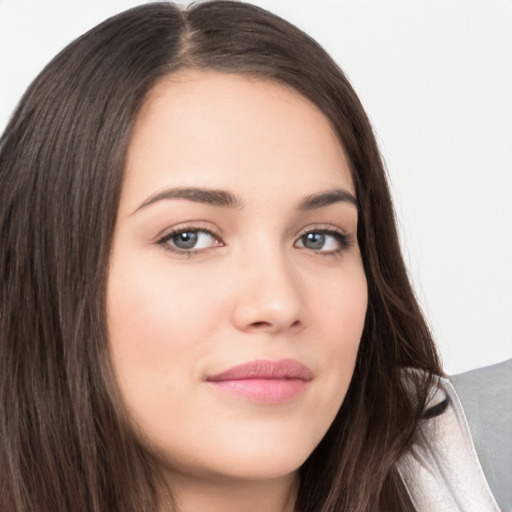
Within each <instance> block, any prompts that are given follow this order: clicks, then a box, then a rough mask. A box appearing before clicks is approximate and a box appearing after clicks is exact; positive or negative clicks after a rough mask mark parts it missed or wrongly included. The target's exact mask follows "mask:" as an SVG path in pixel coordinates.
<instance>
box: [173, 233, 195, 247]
mask: <svg viewBox="0 0 512 512" xmlns="http://www.w3.org/2000/svg"><path fill="white" fill-rule="evenodd" d="M173 242H174V245H176V247H178V248H179V249H192V247H194V245H196V243H197V233H194V232H193V231H185V232H184V233H178V234H177V235H176V236H175V237H174V240H173Z"/></svg>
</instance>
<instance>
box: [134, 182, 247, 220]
mask: <svg viewBox="0 0 512 512" xmlns="http://www.w3.org/2000/svg"><path fill="white" fill-rule="evenodd" d="M164 199H188V200H189V201H193V202H195V203H205V204H210V205H212V206H220V207H223V208H241V207H242V201H241V200H240V199H239V198H237V197H236V196H235V195H234V194H232V193H231V192H227V191H225V190H212V189H205V188H170V189H167V190H163V191H161V192H157V193H156V194H153V195H152V196H150V197H148V198H147V199H146V200H145V201H144V202H143V203H142V204H141V205H140V206H139V207H138V208H137V209H136V210H135V211H134V212H133V213H135V212H137V211H139V210H141V209H142V208H146V207H147V206H150V205H152V204H154V203H156V202H158V201H162V200H164ZM133 213H132V215H133Z"/></svg>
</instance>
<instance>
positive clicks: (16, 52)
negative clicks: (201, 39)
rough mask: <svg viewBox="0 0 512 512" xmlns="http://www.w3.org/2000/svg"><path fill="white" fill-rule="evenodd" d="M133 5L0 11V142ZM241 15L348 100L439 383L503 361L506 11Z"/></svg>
mask: <svg viewBox="0 0 512 512" xmlns="http://www.w3.org/2000/svg"><path fill="white" fill-rule="evenodd" d="M139 3H143V2H142V1H132V0H101V1H100V0H94V1H92V0H88V1H87V2H85V1H72V0H67V1H64V0H58V1H57V0H56V1H42V0H30V1H28V0H0V130H3V129H4V127H5V125H6V123H7V120H8V117H9V115H10V113H11V112H12V110H13V109H14V107H15V105H16V103H17V101H18V100H19V98H20V97H21V95H22V94H23V91H24V89H25V88H26V87H27V86H28V84H29V83H30V82H31V81H32V79H33V78H34V77H35V76H36V74H37V73H38V72H39V71H40V70H41V69H42V68H43V66H44V65H45V64H46V63H47V62H48V61H49V60H50V59H51V58H52V57H53V56H54V55H55V54H56V53H57V52H58V51H59V50H60V49H62V48H63V47H64V46H65V45H66V44H67V43H69V42H70V41H71V40H72V39H74V38H76V37H77V36H78V35H80V34H81V33H82V32H84V31H85V30H87V29H89V28H91V27H92V26H93V25H95V24H96V23H98V22H100V21H102V20H103V19H104V18H106V17H107V16H110V15H112V14H115V13H117V12H119V11H121V10H124V9H126V8H129V7H132V6H134V5H137V4H139ZM179 3H185V2H179ZM254 3H256V4H258V5H261V6H262V7H265V8H268V9H270V10H272V11H274V12H275V13H276V14H279V15H281V16H283V17H284V18H286V19H288V20H289V21H291V22H293V23H295V24H297V25H298V26H299V27H301V28H302V29H304V30H305V31H306V32H308V33H309V34H310V35H312V36H313V37H315V38H316V39H317V40H318V41H319V42H320V43H321V44H322V45H323V46H324V47H325V48H326V49H327V50H328V51H329V52H330V53H331V55H332V56H333V57H334V58H335V60H336V61H337V62H338V63H339V64H340V66H341V67H342V68H343V69H344V71H345V72H346V74H347V75H348V77H349V79H350V80H351V82H352V83H353V85H354V87H355V89H356V91H357V92H358V94H359V95H360V98H361V100H362V102H363V105H365V107H366V109H367V112H368V114H369V116H370V118H371V120H372V122H373V125H374V128H375V131H376V134H377V137H378V140H379V143H380V146H381V150H382V153H383V155H384V158H385V161H386V163H387V168H388V172H389V177H390V182H391V187H392V190H393V194H394V197H395V207H396V210H397V216H398V222H399V227H400V232H401V236H402V241H403V249H404V253H405V257H406V260H407V262H408V265H409V268H410V274H411V278H412V280H413V282H414V285H415V289H416V292H417V294H418V297H419V299H420V302H421V304H422V306H423V308H424V311H425V314H426V316H427V319H428V321H429V322H430V325H431V327H432V329H433V332H434V335H435V338H436V340H437V342H438V345H439V347H440V350H441V354H442V356H443V360H444V363H445V368H446V371H447V372H448V373H458V372H462V371H466V370H470V369H472V368H476V367H478V366H483V365H487V364H491V363H494V362H498V361H501V360H504V359H507V358H510V357H512V1H511V0H480V1H476V2H475V1H468V0H464V1H453V0H424V1H423V0H402V1H386V0H373V1H365V0H351V1H349V0H332V1H327V0H315V1H312V0H309V1H300V0H257V1H255V2H254Z"/></svg>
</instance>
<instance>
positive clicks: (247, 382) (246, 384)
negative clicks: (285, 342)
mask: <svg viewBox="0 0 512 512" xmlns="http://www.w3.org/2000/svg"><path fill="white" fill-rule="evenodd" d="M312 379H313V372H312V371H311V370H310V369H309V368H308V367H307V366H304V365H303V364H302V363H299V362H298V361H296V360H295V359H281V360H279V361H265V360H256V361H251V362H250V363H246V364H241V365H239V366H234V367H233V368H230V369H228V370H226V371H224V372H221V373H218V374H216V375H212V376H209V377H208V378H207V379H206V381H207V382H208V383H210V384H211V385H212V386H213V387H215V388H216V389H218V390H219V391H223V392H225V393H229V394H232V395H238V396H240V397H243V398H247V399H249V400H251V401H255V402H261V403H267V404H280V403H284V402H288V401H289V400H292V399H293V398H296V397H297V396H299V395H300V394H301V393H303V392H304V390H305V389H306V387H307V386H308V384H309V382H310V381H311V380H312Z"/></svg>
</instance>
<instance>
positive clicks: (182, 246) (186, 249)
mask: <svg viewBox="0 0 512 512" xmlns="http://www.w3.org/2000/svg"><path fill="white" fill-rule="evenodd" d="M157 243H158V244H159V245H163V246H164V247H165V249H168V250H171V251H175V252H178V253H189V254H190V253H194V252H196V251H200V250H202V249H208V248H210V247H216V246H220V245H222V242H221V241H220V240H219V239H218V238H217V237H216V236H215V235H214V234H213V233H211V232H210V231H207V230H205V229H180V230H178V231H172V232H171V233H167V234H166V235H165V236H163V237H162V238H160V239H159V240H158V242H157Z"/></svg>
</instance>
